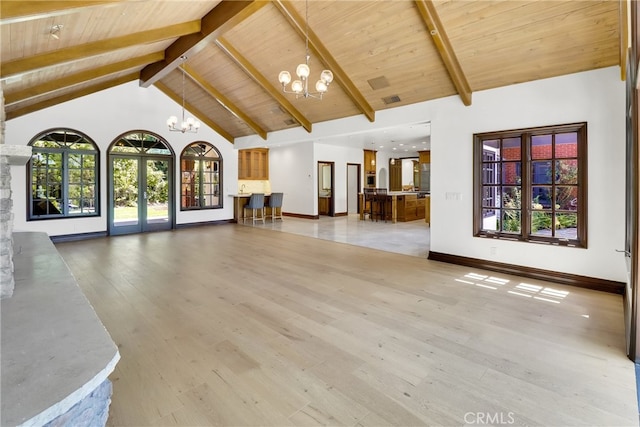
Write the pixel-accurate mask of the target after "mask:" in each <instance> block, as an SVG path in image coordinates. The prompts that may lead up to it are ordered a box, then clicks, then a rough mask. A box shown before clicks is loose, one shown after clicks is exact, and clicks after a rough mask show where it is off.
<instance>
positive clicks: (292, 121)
mask: <svg viewBox="0 0 640 427" xmlns="http://www.w3.org/2000/svg"><path fill="white" fill-rule="evenodd" d="M284 124H285V125H287V126H291V125H295V124H296V121H295V120H293V119H287V120H285V121H284Z"/></svg>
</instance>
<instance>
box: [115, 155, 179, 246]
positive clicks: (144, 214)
mask: <svg viewBox="0 0 640 427" xmlns="http://www.w3.org/2000/svg"><path fill="white" fill-rule="evenodd" d="M109 166H110V168H109V172H110V173H109V179H110V184H111V185H110V194H109V212H110V224H109V234H111V235H117V234H130V233H142V232H147V231H159V230H169V229H171V228H172V227H173V213H172V208H171V207H172V206H173V191H171V188H172V187H173V185H172V179H171V173H170V172H171V171H172V170H173V165H172V161H171V159H167V158H162V157H150V156H128V155H112V156H111V160H110V165H109Z"/></svg>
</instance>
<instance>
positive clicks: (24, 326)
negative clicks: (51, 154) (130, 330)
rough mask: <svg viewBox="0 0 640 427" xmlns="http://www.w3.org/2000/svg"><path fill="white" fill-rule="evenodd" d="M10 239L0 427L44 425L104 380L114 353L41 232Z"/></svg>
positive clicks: (0, 310)
mask: <svg viewBox="0 0 640 427" xmlns="http://www.w3.org/2000/svg"><path fill="white" fill-rule="evenodd" d="M13 240H14V244H13V247H14V266H15V291H14V294H13V296H12V297H11V298H5V299H3V300H2V301H0V305H1V306H0V316H1V326H0V328H1V338H0V340H1V350H0V357H1V362H0V369H1V372H2V377H1V387H0V394H1V395H2V402H1V417H0V425H3V426H10V425H11V426H19V425H44V424H47V423H49V422H50V421H52V420H54V419H56V418H57V417H59V416H61V415H63V414H66V413H67V411H69V409H71V408H72V407H74V405H76V404H77V403H79V402H81V401H83V400H84V399H85V398H87V397H88V396H89V395H91V394H92V392H93V391H94V390H96V389H98V387H99V386H100V385H101V384H103V383H104V382H105V381H107V377H108V376H109V374H110V373H111V372H113V370H114V369H115V366H116V364H117V362H118V360H119V359H120V353H119V352H118V348H117V347H116V345H115V343H114V342H113V340H112V339H111V337H110V336H109V333H108V332H107V330H106V329H105V327H104V325H103V324H102V322H100V320H99V319H98V317H97V315H96V313H95V311H94V310H93V307H92V306H91V305H90V303H89V301H88V300H87V299H86V297H85V296H84V294H83V293H82V291H81V290H80V288H79V287H78V285H77V283H76V281H75V279H74V277H73V276H72V274H71V272H70V271H69V269H68V267H67V265H66V264H65V262H64V260H63V259H62V257H61V256H60V255H59V254H58V251H57V250H56V248H55V246H54V245H53V243H52V242H51V240H50V239H49V237H48V236H47V235H46V233H29V232H24V233H23V232H20V233H14V234H13ZM109 397H110V394H109ZM107 407H108V401H107Z"/></svg>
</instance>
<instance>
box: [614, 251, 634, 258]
mask: <svg viewBox="0 0 640 427" xmlns="http://www.w3.org/2000/svg"><path fill="white" fill-rule="evenodd" d="M616 252H620V253H624V255H625V256H628V257H630V256H631V252H629V251H623V250H620V249H616Z"/></svg>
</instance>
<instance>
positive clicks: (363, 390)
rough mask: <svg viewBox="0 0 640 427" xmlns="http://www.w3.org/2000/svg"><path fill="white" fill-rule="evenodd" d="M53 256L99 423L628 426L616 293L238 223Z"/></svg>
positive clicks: (632, 420)
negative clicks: (92, 336) (99, 333)
mask: <svg viewBox="0 0 640 427" xmlns="http://www.w3.org/2000/svg"><path fill="white" fill-rule="evenodd" d="M56 246H57V248H58V250H59V251H60V253H61V255H62V256H63V258H64V259H65V261H66V262H67V263H68V265H69V267H70V269H71V270H72V272H73V274H74V275H75V277H76V279H77V281H78V283H79V284H80V287H81V288H82V289H83V291H84V292H85V294H86V295H87V297H88V299H89V301H90V302H91V303H92V305H93V306H94V308H95V310H96V312H97V314H98V316H99V317H100V319H101V320H102V321H103V323H104V325H105V326H106V328H107V330H108V331H109V332H110V334H111V336H112V337H113V339H114V341H115V342H116V343H117V344H118V346H119V348H120V353H121V356H122V359H121V361H120V362H119V364H118V366H117V368H116V371H115V372H114V373H113V375H112V376H111V380H112V381H113V385H114V390H113V401H112V405H111V415H110V418H109V422H108V424H109V425H111V426H150V425H154V426H157V425H162V426H165V425H166V426H173V425H199V426H209V425H224V426H240V425H243V426H244V425H247V426H248V425H270V426H285V425H295V426H308V425H322V424H325V425H355V426H378V425H397V426H418V425H420V426H422V425H445V426H456V425H464V424H475V425H478V424H482V423H479V422H478V421H479V418H480V420H482V421H486V420H490V421H492V424H494V425H495V424H500V422H502V423H503V424H504V425H543V426H561V425H562V426H564V425H610V426H614V425H615V426H620V425H638V409H637V404H636V389H635V378H634V365H633V363H632V362H630V361H629V360H628V359H627V358H626V357H625V355H624V338H623V318H622V298H621V297H620V296H617V295H612V294H606V293H601V292H596V291H589V290H583V289H579V288H573V287H568V286H562V285H556V284H549V283H545V282H541V281H534V280H521V279H520V278H517V277H515V276H505V275H494V274H492V273H488V272H483V271H471V270H470V269H468V268H465V267H458V266H454V265H448V264H443V263H438V262H433V261H428V260H425V259H423V258H419V257H415V256H407V255H401V254H394V253H388V252H383V251H379V250H375V249H368V248H363V247H358V246H353V245H348V244H343V243H336V242H331V241H327V240H321V239H314V238H311V237H305V236H300V235H295V234H289V233H283V232H279V231H274V230H269V229H262V228H255V227H245V226H240V225H219V226H210V227H196V228H190V229H182V230H178V231H171V232H158V233H149V234H140V235H130V236H120V237H111V238H100V239H93V240H86V241H79V242H70V243H60V244H57V245H56Z"/></svg>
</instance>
